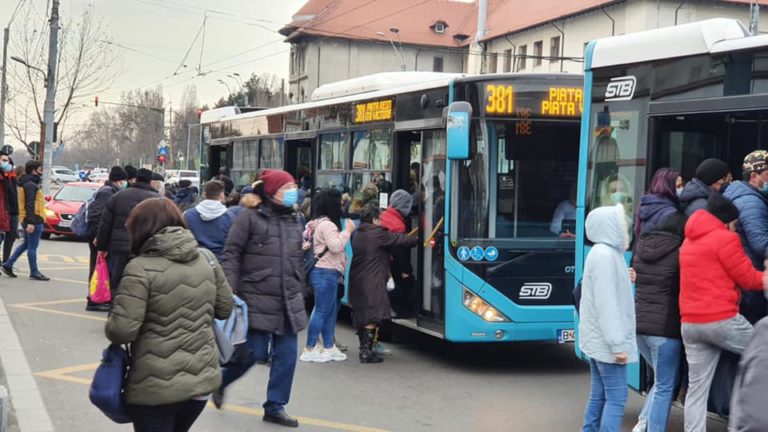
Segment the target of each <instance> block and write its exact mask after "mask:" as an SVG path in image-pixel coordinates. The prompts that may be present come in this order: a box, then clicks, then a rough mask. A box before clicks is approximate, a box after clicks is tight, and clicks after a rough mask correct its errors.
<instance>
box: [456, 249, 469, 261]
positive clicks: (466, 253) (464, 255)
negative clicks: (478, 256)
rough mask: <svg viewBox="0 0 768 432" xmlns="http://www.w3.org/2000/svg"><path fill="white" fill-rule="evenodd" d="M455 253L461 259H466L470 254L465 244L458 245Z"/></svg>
mask: <svg viewBox="0 0 768 432" xmlns="http://www.w3.org/2000/svg"><path fill="white" fill-rule="evenodd" d="M456 255H458V256H459V259H460V260H462V261H466V260H468V259H469V255H470V252H469V248H468V247H466V246H462V247H460V248H459V250H458V251H456Z"/></svg>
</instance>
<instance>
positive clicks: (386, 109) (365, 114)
mask: <svg viewBox="0 0 768 432" xmlns="http://www.w3.org/2000/svg"><path fill="white" fill-rule="evenodd" d="M390 120H392V99H385V100H380V101H373V102H362V103H359V104H355V123H370V122H380V121H390Z"/></svg>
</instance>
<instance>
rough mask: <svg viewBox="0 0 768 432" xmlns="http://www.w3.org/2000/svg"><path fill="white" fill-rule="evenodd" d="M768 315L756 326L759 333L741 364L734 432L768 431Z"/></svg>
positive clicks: (733, 414) (732, 418)
mask: <svg viewBox="0 0 768 432" xmlns="http://www.w3.org/2000/svg"><path fill="white" fill-rule="evenodd" d="M767 368H768V318H765V319H762V320H760V322H759V323H757V325H756V326H755V335H754V337H753V338H752V342H750V343H749V346H748V347H747V350H746V351H744V356H743V357H742V359H741V363H740V365H739V373H738V376H737V377H736V382H735V384H734V386H733V399H732V402H731V416H730V425H729V426H730V427H729V429H728V430H733V431H734V432H765V431H768V410H766V409H765V391H766V389H768V374H766V373H765V371H766V369H767Z"/></svg>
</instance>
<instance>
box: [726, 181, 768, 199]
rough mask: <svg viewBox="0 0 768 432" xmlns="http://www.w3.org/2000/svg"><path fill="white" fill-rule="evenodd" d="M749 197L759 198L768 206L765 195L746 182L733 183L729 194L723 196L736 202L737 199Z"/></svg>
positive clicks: (729, 188) (728, 191)
mask: <svg viewBox="0 0 768 432" xmlns="http://www.w3.org/2000/svg"><path fill="white" fill-rule="evenodd" d="M747 195H753V196H756V197H759V198H760V199H761V200H763V201H765V202H766V204H768V198H766V196H765V194H764V193H762V192H760V191H759V190H757V189H756V188H755V187H754V186H752V185H751V184H749V183H747V182H745V181H744V180H741V181H737V182H733V183H731V184H730V185H729V186H728V190H727V193H724V194H723V196H725V197H726V198H728V199H730V200H731V201H736V200H737V199H739V198H742V197H745V196H747Z"/></svg>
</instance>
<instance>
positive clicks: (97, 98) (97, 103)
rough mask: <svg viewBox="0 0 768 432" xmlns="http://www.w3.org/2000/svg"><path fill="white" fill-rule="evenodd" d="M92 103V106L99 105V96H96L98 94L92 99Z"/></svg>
mask: <svg viewBox="0 0 768 432" xmlns="http://www.w3.org/2000/svg"><path fill="white" fill-rule="evenodd" d="M93 104H94V106H99V97H98V96H96V97H95V98H94V99H93Z"/></svg>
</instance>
